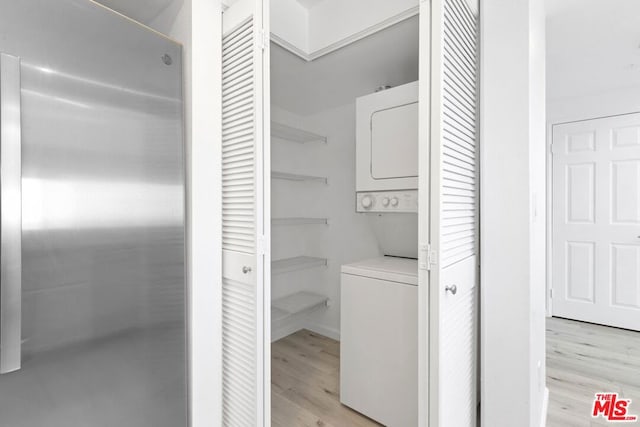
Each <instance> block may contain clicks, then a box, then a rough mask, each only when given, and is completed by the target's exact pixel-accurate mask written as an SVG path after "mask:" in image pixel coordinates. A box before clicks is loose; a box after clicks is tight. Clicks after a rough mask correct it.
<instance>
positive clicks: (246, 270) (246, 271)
mask: <svg viewBox="0 0 640 427" xmlns="http://www.w3.org/2000/svg"><path fill="white" fill-rule="evenodd" d="M242 272H243V273H244V274H247V273H249V272H251V267H248V266H246V265H245V266H244V267H242Z"/></svg>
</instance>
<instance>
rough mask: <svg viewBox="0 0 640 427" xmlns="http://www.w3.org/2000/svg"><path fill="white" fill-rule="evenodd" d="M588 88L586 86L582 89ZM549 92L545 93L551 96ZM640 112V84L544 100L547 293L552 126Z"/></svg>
mask: <svg viewBox="0 0 640 427" xmlns="http://www.w3.org/2000/svg"><path fill="white" fill-rule="evenodd" d="M585 91H588V88H585ZM552 95H553V94H552V93H549V96H552ZM638 112H640V87H629V88H621V89H615V90H610V91H606V92H603V93H597V94H590V95H584V96H573V97H563V98H553V99H551V98H550V99H548V100H547V147H546V149H547V206H548V207H547V221H548V224H549V227H548V230H547V264H548V266H549V269H548V271H547V292H548V291H549V290H550V289H551V288H552V287H553V283H552V274H551V268H550V267H551V261H552V257H553V247H552V243H551V242H552V234H551V233H552V227H551V218H552V213H553V212H552V206H551V200H552V186H553V180H552V179H553V176H552V162H553V158H552V156H551V144H552V143H553V140H552V126H553V125H554V124H558V123H566V122H572V121H578V120H586V119H595V118H600V117H608V116H616V115H620V114H629V113H638ZM548 295H549V294H548V293H547V301H546V302H547V304H548V305H547V315H548V316H551V315H552V314H553V305H552V301H551V300H550V299H549V298H548Z"/></svg>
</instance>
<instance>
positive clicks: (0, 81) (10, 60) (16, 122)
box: [0, 54, 22, 374]
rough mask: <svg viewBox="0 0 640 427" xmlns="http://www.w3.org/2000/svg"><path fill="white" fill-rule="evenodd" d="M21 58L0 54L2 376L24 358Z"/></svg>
mask: <svg viewBox="0 0 640 427" xmlns="http://www.w3.org/2000/svg"><path fill="white" fill-rule="evenodd" d="M20 110H21V105H20V59H19V58H16V57H15V56H10V55H5V54H0V207H1V209H2V210H1V212H0V374H6V373H8V372H13V371H17V370H18V369H20V366H21V357H22V354H21V353H22V349H21V346H22V343H21V340H22V207H21V206H22V190H21V180H22V158H21V151H22V150H21V147H20V145H21V129H20V125H21V123H20V120H21V117H20V114H21V111H20Z"/></svg>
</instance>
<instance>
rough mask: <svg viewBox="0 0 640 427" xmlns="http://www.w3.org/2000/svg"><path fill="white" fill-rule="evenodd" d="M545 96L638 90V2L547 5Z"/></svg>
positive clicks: (575, 0) (554, 1)
mask: <svg viewBox="0 0 640 427" xmlns="http://www.w3.org/2000/svg"><path fill="white" fill-rule="evenodd" d="M546 5H547V96H548V98H549V99H557V98H562V97H567V96H581V95H590V94H597V93H602V92H606V91H608V90H612V89H620V88H625V87H631V86H636V87H637V86H639V85H640V1H639V0H547V2H546Z"/></svg>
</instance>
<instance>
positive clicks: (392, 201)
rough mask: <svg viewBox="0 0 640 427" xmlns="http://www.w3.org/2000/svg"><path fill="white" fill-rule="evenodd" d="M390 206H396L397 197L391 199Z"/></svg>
mask: <svg viewBox="0 0 640 427" xmlns="http://www.w3.org/2000/svg"><path fill="white" fill-rule="evenodd" d="M391 206H393V207H394V208H395V207H396V206H398V198H397V197H394V198H392V199H391Z"/></svg>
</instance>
